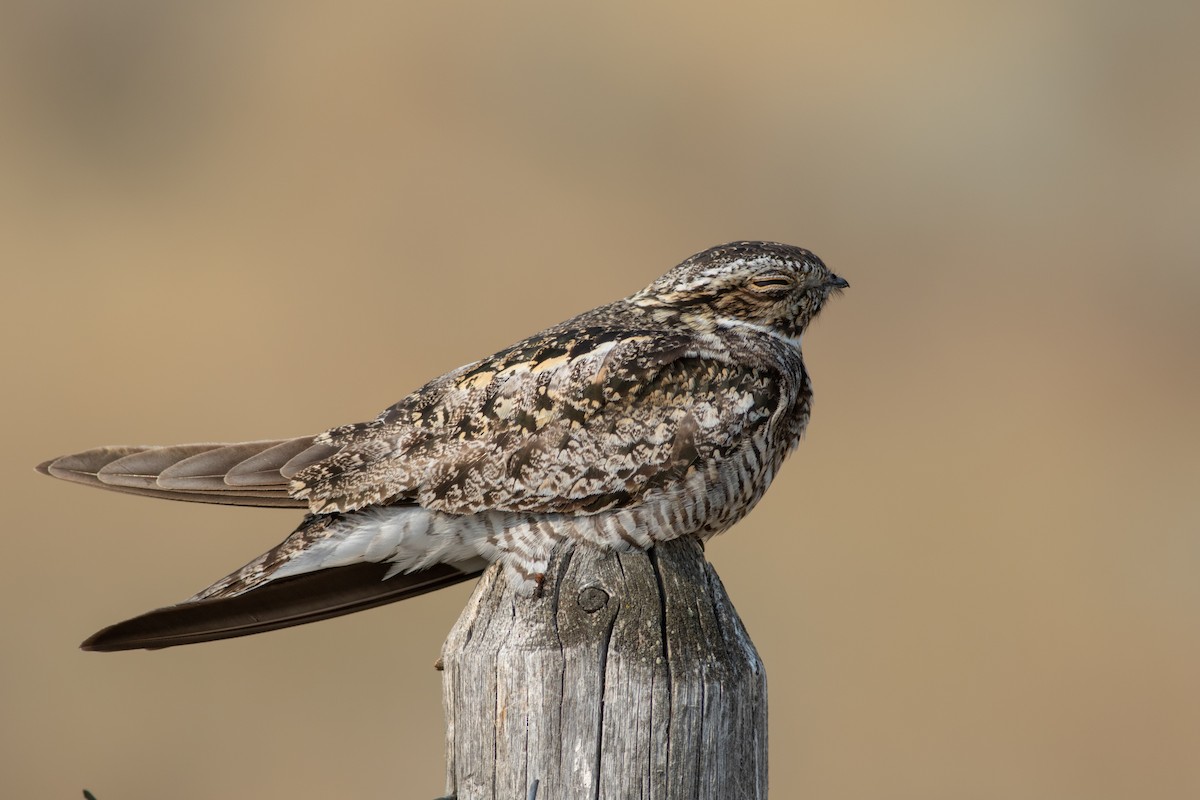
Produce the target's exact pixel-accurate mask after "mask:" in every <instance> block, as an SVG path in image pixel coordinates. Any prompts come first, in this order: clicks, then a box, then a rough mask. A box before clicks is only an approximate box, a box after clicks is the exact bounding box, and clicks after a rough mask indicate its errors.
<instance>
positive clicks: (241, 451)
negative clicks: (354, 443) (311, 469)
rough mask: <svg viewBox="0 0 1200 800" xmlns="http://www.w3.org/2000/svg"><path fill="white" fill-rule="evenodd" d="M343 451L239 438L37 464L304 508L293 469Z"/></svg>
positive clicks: (173, 493) (72, 477)
mask: <svg viewBox="0 0 1200 800" xmlns="http://www.w3.org/2000/svg"><path fill="white" fill-rule="evenodd" d="M335 452H337V448H336V447H332V446H329V445H319V444H313V437H312V436H300V437H297V438H295V439H273V440H270V441H261V442H240V443H237V444H181V445H168V446H163V447H125V446H117V447H97V448H95V449H93V450H85V451H83V452H82V453H74V454H72V455H67V456H60V457H58V458H53V459H51V460H49V461H46V462H44V463H42V464H39V465H38V467H37V469H38V471H39V472H42V473H43V474H46V475H50V476H52V477H55V478H61V479H62V480H66V481H71V482H73V483H82V484H84V485H85V486H95V487H97V488H100V489H110V490H113V491H117V492H125V493H128V494H138V495H145V496H149V497H160V498H163V499H167V500H186V501H191V502H196V503H220V504H224V505H241V506H267V507H285V508H304V507H305V506H307V505H308V504H307V503H306V502H305V501H304V500H299V499H296V498H293V497H292V496H291V495H290V494H289V491H288V486H289V482H290V480H291V478H292V476H293V475H295V474H296V473H297V472H299V471H300V470H301V469H303V468H304V467H306V466H309V465H310V464H313V463H315V462H317V461H320V460H321V459H323V458H325V457H327V456H329V455H331V454H333V453H335Z"/></svg>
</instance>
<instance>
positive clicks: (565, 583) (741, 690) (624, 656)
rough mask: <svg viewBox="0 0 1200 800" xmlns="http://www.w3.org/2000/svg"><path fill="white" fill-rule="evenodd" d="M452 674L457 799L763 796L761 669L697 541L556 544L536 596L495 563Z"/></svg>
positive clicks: (454, 650) (450, 742) (448, 673)
mask: <svg viewBox="0 0 1200 800" xmlns="http://www.w3.org/2000/svg"><path fill="white" fill-rule="evenodd" d="M442 664H443V666H444V672H443V700H444V704H445V709H446V721H447V726H446V753H447V775H446V780H447V794H449V795H451V796H455V797H457V798H458V800H500V799H501V798H503V799H504V800H509V799H511V798H523V797H527V796H528V793H529V791H530V788H531V786H532V785H533V783H534V781H537V782H538V791H537V794H538V797H540V798H545V799H546V800H550V799H551V798H553V799H555V800H558V799H560V798H562V799H566V798H597V799H599V798H607V799H609V800H625V799H626V798H645V800H675V799H676V798H678V799H679V800H683V799H684V798H686V799H687V800H695V799H696V798H702V799H703V800H763V798H766V796H767V690H766V674H765V672H764V670H763V666H762V662H761V661H760V660H759V658H758V653H757V652H756V651H755V649H754V646H753V644H751V642H750V638H749V636H748V635H747V634H746V630H745V628H744V627H743V625H742V623H741V620H740V619H739V618H738V615H737V612H736V611H735V610H734V608H733V605H732V604H731V603H730V602H729V598H728V596H727V595H726V594H725V589H724V587H723V586H722V585H721V581H720V579H719V578H718V577H717V575H716V573H715V572H714V571H713V569H712V567H711V565H709V564H708V563H707V562H706V561H705V559H704V553H703V548H702V547H701V545H700V544H699V543H698V542H697V541H696V540H694V539H691V538H684V539H677V540H674V541H670V542H666V543H664V544H660V545H658V546H657V547H655V548H653V549H652V550H650V551H648V552H645V553H641V552H638V553H620V552H614V551H612V550H600V549H599V548H596V547H593V546H591V545H576V546H575V547H574V548H569V547H564V548H560V549H558V550H556V551H555V553H554V555H553V558H552V560H551V562H550V569H549V571H548V572H547V577H546V582H545V585H544V587H543V592H542V595H541V596H540V597H532V598H530V597H522V596H520V595H518V594H517V593H516V592H515V590H514V588H513V587H512V586H510V585H509V584H508V582H507V580H506V577H505V574H504V572H503V571H502V570H500V569H498V568H496V567H492V568H491V569H489V570H488V571H487V572H486V573H485V574H484V576H483V578H482V579H481V581H480V583H479V586H478V587H477V588H476V590H475V593H474V594H473V595H472V597H471V600H470V602H469V603H468V605H467V608H466V609H465V610H464V611H463V613H462V616H461V617H460V618H459V620H458V622H457V624H456V625H455V626H454V628H453V630H452V631H451V633H450V635H449V637H448V638H447V640H446V643H445V646H444V647H443V651H442Z"/></svg>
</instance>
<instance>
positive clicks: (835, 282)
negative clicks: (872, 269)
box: [825, 272, 850, 291]
mask: <svg viewBox="0 0 1200 800" xmlns="http://www.w3.org/2000/svg"><path fill="white" fill-rule="evenodd" d="M825 286H826V288H828V289H829V290H830V291H833V290H834V289H838V290H841V289H849V288H850V281H848V280H846V279H845V278H839V277H838V276H837V275H834V274H833V273H832V272H831V273H829V280H827V281H825Z"/></svg>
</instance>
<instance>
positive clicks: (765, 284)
mask: <svg viewBox="0 0 1200 800" xmlns="http://www.w3.org/2000/svg"><path fill="white" fill-rule="evenodd" d="M750 288H751V289H753V290H754V291H756V292H763V293H765V294H783V293H784V292H789V291H791V289H792V279H791V278H790V277H788V276H787V275H759V276H758V277H756V278H751V279H750Z"/></svg>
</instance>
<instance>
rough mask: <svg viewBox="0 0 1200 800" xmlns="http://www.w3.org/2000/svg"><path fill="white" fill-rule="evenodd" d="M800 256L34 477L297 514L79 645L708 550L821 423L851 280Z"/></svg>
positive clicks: (61, 464) (726, 264) (177, 640)
mask: <svg viewBox="0 0 1200 800" xmlns="http://www.w3.org/2000/svg"><path fill="white" fill-rule="evenodd" d="M847 286H848V284H847V283H846V281H845V280H843V279H842V278H839V277H838V276H837V275H834V274H833V273H832V272H830V271H829V270H828V269H827V268H826V267H825V265H824V264H823V263H822V262H821V260H820V259H819V258H817V257H816V256H815V255H813V254H812V253H810V252H809V251H807V250H803V249H801V248H799V247H792V246H790V245H784V244H775V243H769V242H734V243H731V244H726V245H721V246H719V247H714V248H712V249H711V250H706V251H704V252H702V253H698V254H696V255H694V256H692V257H691V258H689V259H687V260H686V261H684V262H683V263H682V264H680V265H679V266H677V267H675V268H674V269H672V270H671V271H670V272H668V273H666V274H665V275H663V276H662V277H661V278H659V279H658V280H656V281H654V282H653V283H651V284H650V285H649V286H647V287H646V288H645V289H643V290H642V291H640V292H637V293H636V294H634V295H631V296H630V297H627V298H625V299H623V300H618V301H616V302H614V303H609V304H608V305H604V306H600V307H599V308H596V309H593V310H591V311H587V312H585V313H583V314H580V315H579V316H577V317H574V318H573V319H569V320H567V321H566V322H563V323H560V324H558V325H555V326H554V327H552V328H548V329H546V330H545V331H542V332H541V333H538V334H535V335H534V336H531V337H530V338H528V339H525V340H524V341H522V342H518V343H517V344H515V345H513V346H512V347H508V348H506V349H504V350H501V351H500V352H498V353H496V354H495V355H492V356H489V357H488V358H485V359H482V360H480V361H476V362H474V363H471V364H467V365H465V366H462V367H459V368H458V369H456V370H453V371H451V372H448V373H446V374H445V375H443V376H441V377H440V378H436V379H434V380H433V381H431V382H429V383H427V384H426V385H425V386H423V387H421V388H420V389H418V390H417V391H415V392H413V393H412V394H410V395H409V396H408V397H405V398H404V399H403V400H401V401H400V402H398V403H396V404H395V405H393V406H392V407H390V408H388V409H387V410H386V411H384V412H383V413H382V414H380V415H379V416H378V417H376V418H375V419H374V420H371V421H370V422H362V423H358V424H355V425H344V426H342V427H339V428H334V429H332V430H330V431H327V432H325V433H322V434H321V435H319V436H315V437H314V436H303V437H299V438H296V439H285V440H273V441H262V442H246V443H241V444H188V445H176V446H166V447H101V448H98V449H95V450H88V451H86V452H83V453H78V454H76V455H70V456H63V457H61V458H56V459H54V460H52V461H48V462H46V463H44V464H42V465H40V466H39V467H38V469H39V470H41V471H42V472H44V473H46V474H48V475H52V476H54V477H56V478H62V479H64V480H69V481H75V482H77V483H83V484H87V485H89V486H98V487H101V488H105V489H114V490H117V491H122V492H129V493H132V494H143V495H148V496H151V497H163V498H168V499H171V500H191V501H197V502H203V503H224V504H229V505H248V506H278V507H286V508H305V509H307V512H308V513H307V514H306V516H305V517H304V521H303V522H301V523H300V527H299V528H297V529H296V531H295V532H294V533H292V534H291V535H290V536H288V537H287V538H286V539H285V540H284V541H283V542H282V543H280V544H279V545H278V546H276V547H274V548H272V549H271V550H269V551H267V552H266V553H264V554H263V555H261V556H259V557H258V558H256V559H254V560H253V561H251V562H250V563H249V564H247V565H246V566H244V567H242V568H241V569H239V570H238V571H236V572H234V573H232V574H231V575H229V576H227V577H225V578H222V579H221V580H219V581H217V582H216V583H214V584H213V585H212V586H209V587H208V588H207V589H205V590H203V591H202V592H200V593H199V594H197V595H195V596H194V597H191V598H189V599H188V600H185V601H184V602H182V603H180V604H179V605H174V606H169V607H167V608H162V609H159V610H157V611H151V612H149V613H147V614H143V615H142V616H140V617H135V618H133V619H130V620H127V621H125V622H121V623H118V624H116V625H113V626H110V627H108V628H105V629H104V630H102V631H100V632H98V633H96V634H95V635H93V636H92V637H91V638H89V639H88V640H87V641H85V642H84V643H83V645H82V646H83V648H84V649H85V650H127V649H134V648H149V649H154V648H161V647H171V646H174V645H179V644H188V643H192V642H202V641H209V640H213V639H225V638H230V637H234V636H245V635H247V634H251V633H259V632H261V631H267V630H273V629H276V628H283V627H287V626H290V625H299V624H301V623H305V622H312V621H315V620H319V619H325V618H327V617H333V616H337V615H339V614H348V613H350V612H353V611H358V610H361V609H364V608H371V607H373V606H378V605H382V604H384V603H390V602H393V601H396V600H401V599H404V598H406V597H412V596H414V595H417V594H421V593H423V592H427V591H431V590H433V589H438V588H441V587H444V586H449V585H451V584H454V583H458V582H459V581H463V580H467V579H469V578H472V577H475V576H477V575H479V574H480V573H481V572H482V571H483V569H484V568H485V567H486V566H487V565H488V564H489V563H491V562H495V561H499V562H501V563H502V564H503V566H504V570H505V572H506V575H507V577H508V579H509V580H510V581H512V582H514V583H515V584H516V586H517V588H518V590H519V591H520V592H522V593H524V594H533V593H534V592H535V591H536V590H537V589H538V588H540V586H541V583H542V580H543V573H544V572H545V570H546V566H547V563H548V560H549V557H550V553H551V550H552V549H553V548H554V546H555V545H556V544H557V543H559V542H561V541H563V540H571V541H587V542H594V543H596V544H599V545H601V546H606V547H615V548H625V549H635V548H649V547H651V546H653V545H654V543H655V542H662V541H666V540H669V539H673V538H675V537H678V536H697V537H700V538H702V539H707V538H708V537H711V536H713V535H715V534H717V533H720V532H721V531H723V530H725V529H727V528H728V527H729V526H731V525H733V524H734V523H735V522H737V521H738V520H739V519H741V518H742V517H743V516H745V515H746V513H747V512H749V511H750V509H751V508H752V507H753V506H754V504H755V503H756V502H758V500H759V498H760V497H762V494H763V492H764V491H766V489H767V486H768V485H769V484H770V483H771V480H772V478H774V477H775V473H776V472H777V471H778V469H779V466H780V464H781V463H782V462H783V459H784V457H785V456H787V455H788V454H789V453H790V452H791V451H792V450H793V449H794V448H795V447H796V445H797V443H798V442H799V441H800V437H801V435H802V434H803V433H804V428H805V425H806V424H807V423H808V417H809V411H810V408H811V404H812V385H811V383H810V381H809V377H808V373H807V372H806V371H805V369H804V362H803V361H802V359H801V354H800V335H801V334H802V333H803V332H804V329H805V326H807V325H808V323H809V322H810V321H811V320H812V319H813V318H814V317H815V316H816V315H817V313H818V312H819V311H820V310H821V306H822V305H823V304H824V303H825V302H826V300H828V299H829V297H830V295H831V294H833V293H835V292H838V291H840V290H842V289H844V288H846V287H847Z"/></svg>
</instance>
